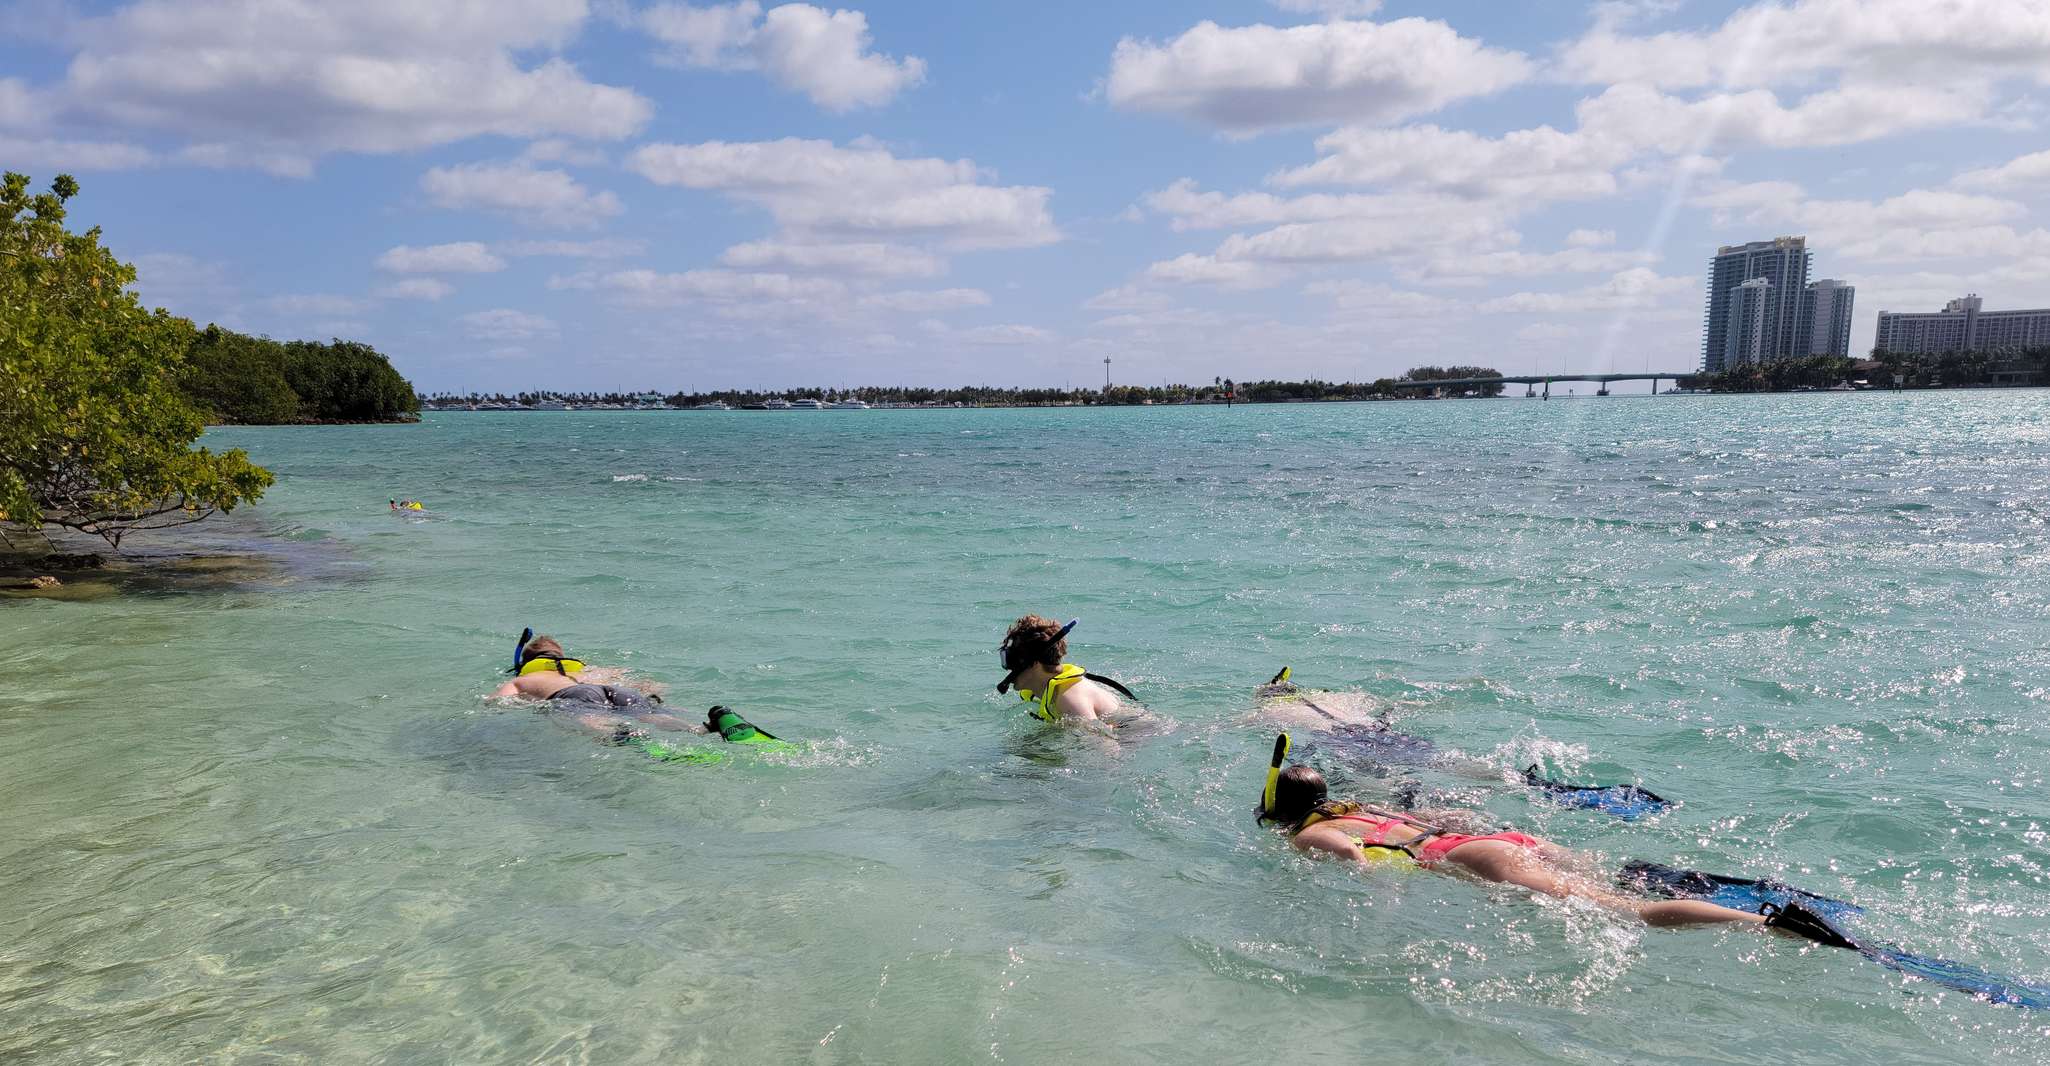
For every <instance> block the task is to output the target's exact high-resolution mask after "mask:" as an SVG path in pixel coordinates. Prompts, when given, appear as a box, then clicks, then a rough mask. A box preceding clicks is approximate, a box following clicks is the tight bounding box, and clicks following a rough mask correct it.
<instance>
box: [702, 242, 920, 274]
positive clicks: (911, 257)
mask: <svg viewBox="0 0 2050 1066" xmlns="http://www.w3.org/2000/svg"><path fill="white" fill-rule="evenodd" d="M719 262H720V263H722V264H724V265H726V266H730V267H735V268H738V269H741V270H769V271H792V272H798V273H835V274H853V275H862V276H865V277H876V278H930V277H938V276H939V275H941V274H944V273H946V269H947V264H946V261H945V260H943V259H941V258H940V257H939V256H936V255H933V254H932V253H930V252H926V251H922V250H920V249H917V248H907V247H903V246H900V245H891V244H883V243H879V242H847V243H839V244H793V243H790V242H788V241H774V240H770V241H749V242H747V243H745V244H736V245H734V246H733V247H731V248H728V249H726V251H725V252H724V253H723V254H721V255H720V256H719Z"/></svg>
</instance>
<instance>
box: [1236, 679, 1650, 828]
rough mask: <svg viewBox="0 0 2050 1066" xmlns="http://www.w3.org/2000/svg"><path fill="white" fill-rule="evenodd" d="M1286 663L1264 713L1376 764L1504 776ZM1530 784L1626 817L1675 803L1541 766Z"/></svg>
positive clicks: (1263, 694) (1267, 694)
mask: <svg viewBox="0 0 2050 1066" xmlns="http://www.w3.org/2000/svg"><path fill="white" fill-rule="evenodd" d="M1292 673H1293V672H1292V671H1291V670H1290V669H1289V668H1288V667H1286V666H1284V667H1282V668H1281V672H1280V673H1278V674H1275V675H1274V677H1273V678H1272V679H1271V680H1269V681H1268V682H1267V683H1266V684H1264V685H1261V686H1260V687H1259V688H1258V689H1256V690H1254V694H1255V696H1256V697H1258V699H1259V700H1260V704H1261V712H1262V714H1263V715H1264V716H1266V717H1269V718H1271V719H1279V720H1282V721H1285V722H1286V723H1287V724H1288V726H1289V727H1290V728H1306V729H1311V730H1315V731H1317V732H1319V733H1321V734H1323V735H1324V736H1326V737H1328V738H1330V739H1331V741H1333V742H1334V744H1333V745H1332V746H1334V747H1336V748H1338V749H1340V750H1341V753H1342V754H1343V755H1345V756H1346V757H1347V758H1349V759H1352V760H1355V761H1357V762H1361V763H1365V764H1367V766H1368V768H1370V769H1380V768H1386V767H1393V766H1436V767H1441V768H1445V769H1451V770H1457V771H1459V772H1462V773H1466V774H1468V775H1470V776H1474V777H1478V778H1482V779H1489V780H1499V774H1500V771H1499V769H1497V768H1496V767H1494V766H1490V765H1488V764H1486V763H1483V762H1480V761H1478V760H1472V759H1465V758H1462V757H1458V756H1455V755H1453V754H1452V753H1450V752H1446V751H1445V750H1443V749H1441V748H1439V747H1438V745H1437V744H1435V743H1433V742H1432V741H1430V740H1427V739H1425V738H1424V737H1419V736H1414V735H1412V734H1409V733H1404V732H1401V731H1400V730H1398V729H1396V728H1395V727H1394V725H1393V724H1392V723H1390V722H1389V720H1388V713H1387V711H1386V710H1378V709H1376V708H1375V706H1374V705H1372V704H1371V703H1368V702H1366V698H1365V697H1362V696H1361V695H1359V694H1357V693H1345V692H1325V691H1312V690H1309V689H1305V688H1303V687H1302V686H1300V685H1298V684H1296V683H1295V682H1294V681H1293V680H1291V676H1292ZM1522 783H1523V785H1524V786H1525V787H1528V788H1532V789H1536V790H1537V792H1538V794H1539V796H1540V797H1541V798H1542V799H1544V800H1545V801H1547V802H1550V803H1553V804H1556V805H1558V806H1561V807H1574V808H1581V809H1585V810H1593V811H1600V812H1601V813H1603V814H1609V815H1614V816H1615V817H1617V818H1621V819H1623V820H1625V821H1635V820H1636V819H1639V818H1642V817H1644V816H1646V815H1649V814H1656V813H1658V812H1660V811H1665V810H1670V809H1671V808H1672V806H1673V805H1672V804H1671V803H1670V802H1668V801H1667V800H1666V799H1665V798H1664V797H1662V796H1660V795H1659V794H1658V793H1655V792H1653V791H1651V790H1650V789H1646V788H1643V787H1641V786H1638V785H1630V784H1624V785H1575V784H1568V783H1566V782H1563V781H1551V780H1547V779H1545V778H1544V777H1543V776H1542V775H1540V774H1539V772H1538V767H1537V766H1536V765H1534V764H1533V765H1531V766H1529V767H1526V768H1525V769H1524V771H1523V774H1522Z"/></svg>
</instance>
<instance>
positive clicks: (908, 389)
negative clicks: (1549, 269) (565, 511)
mask: <svg viewBox="0 0 2050 1066" xmlns="http://www.w3.org/2000/svg"><path fill="white" fill-rule="evenodd" d="M1501 376H1502V374H1501V372H1500V371H1498V370H1493V369H1489V368H1486V367H1468V366H1455V367H1417V368H1414V369H1412V370H1411V371H1410V372H1409V374H1408V375H1407V378H1408V380H1411V381H1443V380H1451V379H1455V378H1485V377H1496V378H1499V377H1501ZM1472 391H1473V392H1474V393H1476V394H1479V395H1483V396H1498V395H1501V392H1502V386H1500V385H1490V384H1483V385H1477V386H1474V387H1473V389H1472ZM1429 395H1430V393H1429V391H1428V390H1424V389H1408V390H1404V389H1398V388H1396V387H1395V379H1394V378H1380V379H1378V380H1376V381H1373V382H1368V383H1359V382H1343V383H1338V382H1330V381H1320V380H1316V379H1311V380H1309V381H1251V382H1236V383H1235V382H1233V381H1232V380H1231V379H1230V378H1215V379H1213V380H1212V381H1211V383H1210V384H1208V385H1202V384H1197V385H1113V386H1111V387H1110V388H1107V389H1075V388H1067V389H1051V388H1002V387H998V386H993V385H969V386H962V387H958V388H947V389H940V388H928V387H924V386H913V385H866V386H861V387H858V388H837V389H836V388H822V387H817V386H812V387H805V388H791V389H774V390H766V391H765V390H760V389H715V390H712V391H708V392H673V393H659V392H654V391H648V392H631V393H629V392H551V391H537V392H517V393H502V392H496V393H463V394H457V393H450V392H439V393H433V394H430V395H429V396H428V397H427V402H428V403H429V404H433V405H463V404H473V403H475V404H481V403H503V404H511V403H521V404H535V403H541V402H546V401H560V402H562V403H569V404H601V403H609V404H619V405H630V404H634V403H639V402H643V401H646V400H648V399H650V398H655V399H659V400H661V401H662V402H664V403H667V404H669V405H671V406H673V407H695V406H697V405H698V404H702V403H712V402H714V401H718V402H721V403H726V404H731V405H733V406H735V407H744V406H747V405H749V404H758V403H761V402H763V401H765V400H770V399H775V398H778V397H780V398H782V399H786V400H800V399H813V400H822V401H832V400H846V399H854V400H861V401H862V402H864V403H871V404H885V403H891V404H918V405H929V406H947V407H950V406H953V405H955V404H961V405H963V406H970V407H1054V406H1076V407H1081V406H1088V407H1118V406H1125V407H1129V406H1137V405H1142V404H1149V403H1151V404H1183V403H1226V402H1232V401H1236V402H1240V403H1245V402H1251V403H1306V402H1313V401H1341V400H1387V399H1422V398H1426V397H1428V396H1429Z"/></svg>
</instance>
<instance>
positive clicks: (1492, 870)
mask: <svg viewBox="0 0 2050 1066" xmlns="http://www.w3.org/2000/svg"><path fill="white" fill-rule="evenodd" d="M1285 753H1286V741H1285V740H1284V741H1282V742H1280V743H1278V744H1277V745H1276V751H1275V769H1276V770H1279V772H1278V773H1271V779H1270V783H1269V786H1268V791H1267V793H1266V794H1265V795H1264V796H1263V797H1262V806H1261V810H1260V813H1259V818H1260V821H1262V822H1273V823H1274V824H1276V825H1277V826H1279V827H1280V828H1281V829H1282V830H1283V831H1284V832H1286V833H1287V834H1288V837H1289V842H1290V843H1292V844H1294V845H1295V847H1296V848H1297V850H1299V851H1306V852H1309V853H1310V854H1312V855H1317V856H1323V857H1329V858H1338V859H1344V860H1348V861H1351V862H1356V863H1363V864H1364V863H1372V862H1379V861H1394V862H1401V863H1405V864H1408V863H1413V864H1415V865H1417V866H1421V867H1423V868H1424V869H1427V870H1438V871H1440V872H1444V873H1456V874H1465V875H1467V876H1470V877H1475V878H1478V879H1480V880H1482V881H1492V882H1496V883H1499V884H1510V885H1519V886H1521V887H1523V888H1527V889H1530V890H1531V891H1533V892H1541V893H1544V894H1545V895H1547V896H1556V897H1559V898H1561V899H1563V898H1566V897H1569V896H1577V897H1579V898H1582V899H1585V900H1588V901H1589V902H1592V903H1595V904H1598V905H1600V906H1602V907H1604V908H1606V909H1609V910H1612V911H1616V912H1618V913H1622V914H1628V915H1632V916H1634V917H1636V918H1638V919H1640V920H1642V921H1644V922H1645V923H1646V924H1648V925H1656V926H1675V925H1706V924H1713V923H1720V922H1728V923H1733V924H1740V925H1762V924H1764V922H1765V919H1764V918H1762V917H1760V916H1759V915H1756V914H1748V913H1746V912H1744V911H1740V910H1733V909H1731V908H1729V907H1722V906H1718V905H1716V904H1713V903H1709V902H1706V901H1704V900H1696V899H1660V900H1648V899H1639V898H1635V897H1632V896H1627V895H1624V894H1622V893H1620V892H1617V891H1615V890H1614V889H1612V888H1610V887H1608V886H1607V885H1604V884H1602V883H1600V882H1598V881H1595V880H1593V879H1591V878H1588V877H1584V876H1582V875H1580V874H1578V873H1575V872H1573V870H1572V869H1571V867H1572V866H1575V865H1583V862H1582V858H1583V857H1582V856H1580V855H1579V854H1577V853H1575V852H1573V851H1571V850H1569V849H1567V848H1562V847H1560V846H1558V845H1556V844H1553V843H1550V842H1549V841H1545V840H1540V839H1538V838H1537V837H1534V836H1530V835H1528V834H1525V833H1486V834H1478V835H1476V834H1466V833H1454V832H1451V831H1449V830H1446V829H1444V828H1442V827H1440V826H1439V825H1437V824H1434V823H1438V822H1443V821H1447V820H1451V819H1456V818H1460V817H1463V816H1465V817H1470V816H1472V815H1473V814H1475V813H1477V812H1460V811H1443V812H1419V813H1418V814H1416V815H1411V814H1405V813H1400V812H1395V811H1386V810H1381V809H1379V808H1376V807H1372V806H1368V805H1366V804H1361V803H1334V802H1332V801H1331V799H1330V796H1329V792H1328V790H1327V788H1326V786H1325V784H1324V776H1323V775H1322V774H1319V773H1318V772H1317V771H1315V770H1313V769H1311V768H1310V767H1307V766H1291V767H1289V768H1288V769H1286V770H1280V769H1279V767H1280V763H1281V761H1282V758H1283V757H1284V755H1285ZM1426 818H1428V819H1429V820H1425V819H1426Z"/></svg>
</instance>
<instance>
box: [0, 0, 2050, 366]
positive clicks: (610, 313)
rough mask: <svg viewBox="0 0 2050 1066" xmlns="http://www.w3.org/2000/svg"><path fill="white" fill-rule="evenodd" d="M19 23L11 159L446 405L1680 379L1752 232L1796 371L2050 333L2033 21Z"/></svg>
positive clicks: (588, 17) (2045, 26)
mask: <svg viewBox="0 0 2050 1066" xmlns="http://www.w3.org/2000/svg"><path fill="white" fill-rule="evenodd" d="M30 9H33V11H32V12H31V11H30ZM21 10H22V11H23V12H24V13H32V14H33V15H34V17H33V18H27V17H24V18H20V19H17V20H16V22H17V23H18V24H19V25H21V26H24V27H26V29H25V30H24V31H23V32H21V33H18V34H15V35H10V36H9V37H8V39H6V40H4V41H0V166H4V167H5V168H7V169H10V170H18V171H25V172H28V173H30V174H31V175H33V176H34V177H35V178H36V179H37V182H38V184H43V183H47V181H48V180H49V179H50V178H52V177H54V176H55V175H56V174H57V173H59V172H72V173H75V174H76V175H77V176H78V177H79V179H80V180H81V183H82V185H83V187H84V192H83V194H82V195H81V196H80V197H79V198H78V200H77V201H75V205H74V206H75V214H74V218H75V220H76V221H78V222H79V223H80V224H82V225H88V226H89V225H101V226H103V227H104V229H105V232H106V235H107V241H108V244H109V245H110V247H112V248H113V249H114V250H115V251H116V252H117V253H118V254H119V255H121V256H122V257H123V258H124V259H127V260H130V261H133V262H135V263H136V265H137V266H138V269H139V270H140V273H141V282H140V284H139V286H138V287H139V290H140V291H141V293H142V295H143V296H144V298H145V299H147V300H149V301H150V302H152V303H156V304H162V305H164V306H166V307H168V308H170V309H171V310H173V311H174V312H176V313H179V314H183V315H187V316H191V317H193V318H195V319H197V320H198V321H200V322H202V323H204V322H207V321H216V322H219V323H221V324H222V325H224V326H228V327H230V328H234V329H239V330H243V331H247V332H254V333H267V334H270V335H273V336H278V337H310V338H318V339H325V338H327V337H330V336H341V337H347V338H351V339H360V340H364V341H367V342H369V343H371V344H374V345H376V346H377V347H378V348H379V349H380V350H382V351H384V352H386V353H388V354H389V355H390V356H391V357H392V359H393V361H394V363H395V364H396V365H397V366H399V367H400V368H401V369H402V370H403V371H404V372H405V373H406V374H408V376H410V377H411V378H412V379H413V380H414V381H415V382H416V383H418V384H419V385H420V387H421V388H422V389H424V390H429V391H432V390H438V389H467V388H483V387H491V386H494V385H496V384H497V383H501V382H514V381H522V382H544V381H561V382H562V383H563V384H564V387H577V386H579V385H588V386H590V387H602V388H621V389H635V388H641V387H653V386H657V385H660V386H663V387H670V386H677V387H681V386H692V387H705V388H713V387H729V386H743V385H753V384H759V385H763V386H767V387H775V386H777V385H783V384H804V383H808V382H820V381H824V382H833V381H847V382H856V381H905V382H912V383H919V384H931V385H952V384H956V383H960V382H989V383H991V384H1000V385H1049V386H1062V385H1074V386H1081V385H1091V384H1096V383H1100V382H1101V381H1102V373H1103V370H1104V364H1103V360H1104V359H1106V358H1111V359H1113V360H1114V364H1113V369H1114V374H1115V377H1116V379H1117V380H1118V381H1120V382H1133V383H1159V382H1166V381H1207V380H1209V379H1210V378H1211V377H1212V376H1213V375H1218V374H1232V375H1236V376H1240V377H1245V376H1248V375H1256V376H1260V377H1271V378H1277V379H1288V380H1300V379H1305V378H1312V377H1317V378H1325V379H1329V380H1372V379H1374V378H1378V377H1384V376H1390V375H1393V374H1398V373H1400V372H1401V371H1402V370H1403V369H1404V368H1407V367H1409V366H1415V365H1424V364H1430V363H1444V362H1463V363H1464V362H1477V363H1482V364H1486V365H1494V366H1498V367H1499V368H1500V369H1501V370H1503V371H1504V372H1505V373H1522V374H1528V373H1532V372H1557V371H1574V372H1580V371H1591V372H1602V371H1634V370H1641V369H1645V368H1646V367H1652V368H1658V367H1678V366H1697V365H1700V364H1701V363H1702V362H1703V359H1702V354H1703V342H1704V339H1705V338H1704V333H1705V332H1706V329H1705V328H1704V308H1705V307H1707V306H1709V305H1711V304H1712V303H1713V302H1714V300H1715V299H1716V296H1715V294H1714V293H1712V292H1708V291H1704V276H1703V273H1702V271H1701V270H1700V265H1699V264H1700V262H1701V254H1702V250H1704V249H1711V248H1716V247H1719V246H1723V245H1730V244H1734V243H1737V242H1743V241H1750V240H1754V239H1757V238H1759V237H1770V236H1772V235H1775V234H1803V235H1805V237H1806V238H1807V241H1808V243H1809V245H1811V246H1812V247H1814V248H1816V249H1818V250H1821V251H1822V252H1823V253H1824V255H1825V256H1826V258H1827V262H1828V269H1827V270H1826V273H1827V274H1828V275H1829V277H1828V278H1826V279H1823V280H1828V281H1834V280H1837V279H1843V280H1845V281H1848V282H1850V283H1852V284H1853V285H1854V286H1855V288H1856V290H1857V291H1856V294H1855V298H1854V300H1853V301H1852V302H1851V306H1850V310H1851V315H1850V319H1849V322H1848V323H1847V324H1846V323H1844V322H1842V321H1841V320H1840V318H1841V316H1838V315H1837V314H1836V313H1835V309H1836V304H1835V303H1834V299H1835V297H1834V295H1825V290H1823V289H1816V290H1815V291H1814V292H1813V293H1812V294H1811V293H1809V291H1808V289H1807V286H1806V284H1805V283H1804V285H1803V286H1802V287H1801V294H1800V295H1799V296H1797V297H1796V298H1794V299H1792V300H1782V301H1779V303H1780V304H1781V306H1778V307H1776V308H1775V307H1764V308H1762V309H1763V310H1767V311H1772V312H1773V313H1772V314H1771V315H1770V316H1769V322H1768V323H1767V324H1768V325H1769V326H1770V331H1771V332H1772V335H1773V336H1772V340H1773V344H1775V345H1776V346H1780V348H1784V349H1785V350H1788V351H1791V350H1792V349H1791V347H1787V346H1792V345H1797V344H1799V343H1800V335H1801V334H1802V333H1803V332H1804V331H1805V332H1806V335H1807V337H1808V338H1809V340H1808V344H1809V346H1810V347H1811V348H1812V347H1813V346H1814V345H1815V344H1818V343H1828V344H1830V345H1835V344H1838V343H1847V344H1848V347H1849V351H1850V354H1853V355H1862V354H1863V353H1864V351H1865V350H1866V349H1867V348H1869V345H1868V344H1866V343H1865V339H1866V338H1871V337H1873V336H1874V335H1875V332H1876V329H1877V312H1878V311H1879V310H1883V309H1888V308H1901V307H1907V308H1935V307H1940V306H1942V304H1943V302H1944V301H1946V300H1949V299H1952V298H1955V297H1956V296H1958V294H1960V293H1965V292H1976V293H1980V294H1983V295H1984V296H1985V298H1986V299H1987V300H1988V301H1989V302H1991V303H1993V304H1994V305H1996V306H2000V307H2041V306H2045V305H2046V304H2050V229H2046V228H2045V227H2046V223H2045V221H2044V219H2045V217H2046V215H2050V151H2046V150H2044V149H2043V147H2042V146H2043V145H2044V143H2045V142H2046V135H2045V134H2044V132H2043V130H2042V125H2043V122H2044V121H2045V118H2044V117H2043V116H2045V115H2050V108H2046V106H2045V105H2046V104H2050V80H2046V79H2045V78H2044V76H2043V75H2042V71H2044V70H2046V69H2050V8H2045V6H2044V5H2042V4H2040V3H2033V2H2029V0H1971V2H1970V3H1968V4H1966V5H1965V6H1964V7H1963V8H1962V9H1956V10H1953V9H1950V8H1932V6H1931V5H1927V4H1921V3H1913V2H1909V0H1872V2H1869V3H1861V4H1845V3H1842V2H1840V0H1791V2H1788V3H1771V4H1767V3H1761V4H1738V3H1731V2H1728V0H1693V2H1687V3H1677V2H1665V0H1598V2H1590V3H1587V4H1585V5H1573V6H1545V7H1532V8H1515V7H1506V6H1504V5H1500V4H1495V3H1487V2H1482V0H1448V2H1444V3H1434V4H1425V3H1422V2H1421V0H1415V2H1404V0H1387V2H1377V0H1231V2H1211V3H1204V4H1202V5H1200V6H1193V7H1192V6H1191V5H1187V4H1182V3H1169V2H1167V0H1143V2H1141V0H1135V2H1134V3H1131V4H1126V5H1114V6H1113V5H1091V4H1083V3H1079V2H1075V0H1053V2H1051V3H1050V4H1049V5H1039V6H1036V7H1033V8H1030V9H1027V8H1013V7H1004V6H997V5H979V6H958V5H935V4H929V3H928V4H918V3H888V2H875V3H868V4H864V5H861V7H860V8H858V9H833V8H828V7H819V6H813V5H809V4H804V3H790V4H774V3H756V2H752V0H743V2H739V3H729V4H721V5H702V4H700V5H687V4H679V3H636V2H633V0H611V2H607V3H602V4H600V3H587V2H585V0H517V2H508V3H506V4H501V5H489V6H475V5H472V6H461V5H437V4H419V3H411V2H402V0H360V2H358V3H353V4H348V5H242V4H234V3H229V2H227V0H126V2H106V0H96V2H91V3H86V4H81V5H59V4H30V5H27V6H26V7H23V8H22V9H21ZM1903 41H1906V42H1912V43H1911V44H1902V43H1901V42H1903ZM195 55H204V56H206V57H207V62H205V63H195V62H194V61H193V59H192V57H193V56H195ZM1905 146H1912V148H1913V149H1914V151H1913V153H1912V154H1911V155H1909V156H1906V157H1904V156H1903V148H1904V147H1905ZM1810 298H1812V299H1814V300H1815V301H1816V302H1814V303H1812V304H1810V305H1808V307H1807V308H1806V310H1807V311H1808V313H1807V314H1803V313H1802V311H1803V307H1802V306H1801V304H1800V301H1801V300H1803V299H1810ZM1766 303H1771V301H1766ZM1826 312H1827V313H1826ZM1818 325H1819V326H1821V327H1824V328H1821V329H1818ZM1846 327H1847V330H1848V333H1847V336H1848V341H1847V342H1845V341H1841V340H1840V338H1842V337H1843V336H1845V335H1846V333H1845V328H1846ZM1823 333H1826V334H1827V335H1828V336H1827V338H1825V339H1822V340H1818V337H1820V336H1821V334H1823ZM1775 350H1779V349H1778V348H1776V349H1775Z"/></svg>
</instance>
